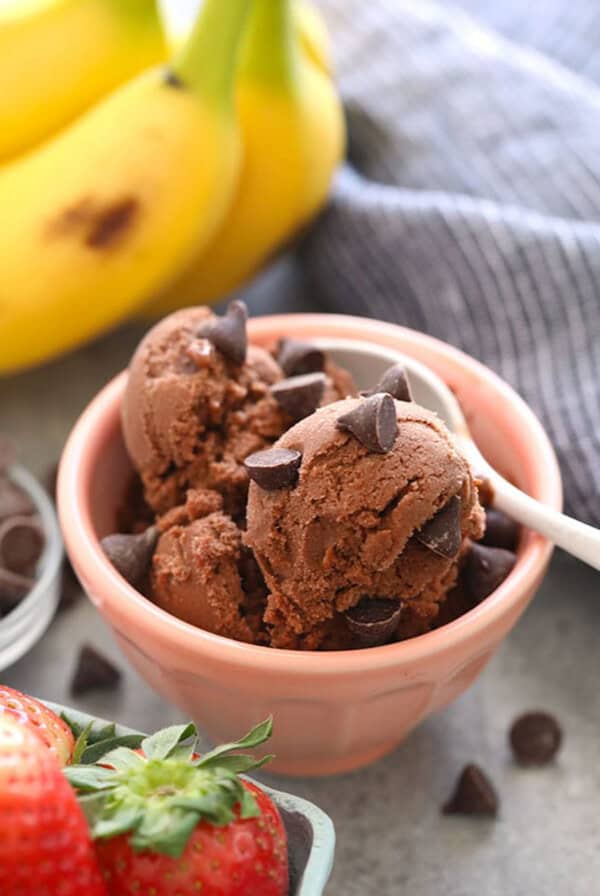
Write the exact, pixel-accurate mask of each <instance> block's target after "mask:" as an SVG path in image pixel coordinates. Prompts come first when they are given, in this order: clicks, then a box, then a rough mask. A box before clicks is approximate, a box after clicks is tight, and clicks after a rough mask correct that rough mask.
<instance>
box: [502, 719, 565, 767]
mask: <svg viewBox="0 0 600 896" xmlns="http://www.w3.org/2000/svg"><path fill="white" fill-rule="evenodd" d="M509 738H510V745H511V747H512V749H513V753H514V755H515V759H516V760H517V762H518V763H519V764H520V765H547V763H549V762H551V761H552V760H553V759H554V757H555V756H556V754H557V753H558V750H559V749H560V745H561V743H562V729H561V727H560V725H559V724H558V722H557V721H556V719H555V718H554V716H551V715H549V714H548V713H546V712H528V713H525V715H522V716H520V717H519V718H518V719H516V721H515V722H513V725H512V727H511V729H510V735H509Z"/></svg>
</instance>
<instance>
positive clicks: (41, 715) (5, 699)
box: [0, 684, 75, 765]
mask: <svg viewBox="0 0 600 896" xmlns="http://www.w3.org/2000/svg"><path fill="white" fill-rule="evenodd" d="M3 713H4V714H6V715H8V716H10V717H11V718H13V719H15V720H16V721H17V722H19V724H21V725H24V726H25V727H26V728H29V729H30V730H32V731H35V733H36V734H37V735H38V737H41V739H42V740H43V741H44V743H45V744H46V746H47V747H48V748H49V749H50V752H51V753H53V754H54V756H55V757H56V759H57V760H58V761H59V763H60V764H61V765H66V764H67V762H68V761H69V760H70V758H71V756H72V753H73V747H74V744H75V741H74V738H73V735H72V733H71V729H70V728H69V726H68V725H66V724H65V722H63V720H62V719H59V717H58V716H57V715H56V714H55V713H53V712H52V710H51V709H48V707H47V706H44V704H43V703H40V702H39V700H35V699H34V698H33V697H28V696H27V695H26V694H21V693H20V691H15V690H13V689H12V688H9V687H7V685H5V684H0V715H2V714H3Z"/></svg>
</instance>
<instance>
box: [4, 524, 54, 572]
mask: <svg viewBox="0 0 600 896" xmlns="http://www.w3.org/2000/svg"><path fill="white" fill-rule="evenodd" d="M43 550H44V536H43V533H42V530H41V528H40V525H39V523H38V522H36V521H35V520H34V519H32V518H31V517H28V516H13V517H9V518H8V519H6V520H4V522H3V523H0V564H2V566H4V567H5V568H6V569H8V570H9V571H10V572H16V573H19V574H20V575H31V574H33V573H34V572H35V567H36V564H37V562H38V560H39V559H40V556H41V554H42V551H43Z"/></svg>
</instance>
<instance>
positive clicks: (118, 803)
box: [65, 720, 289, 896]
mask: <svg viewBox="0 0 600 896" xmlns="http://www.w3.org/2000/svg"><path fill="white" fill-rule="evenodd" d="M271 727H272V725H271V720H268V721H267V722H265V723H263V724H262V725H259V726H258V727H257V728H255V729H254V730H253V731H251V732H250V733H249V734H248V735H247V736H246V737H245V738H243V739H242V740H241V741H239V742H237V743H234V744H226V745H225V746H223V747H217V748H216V749H215V750H213V751H211V752H210V753H208V754H206V755H204V756H202V757H199V756H195V755H194V753H193V746H184V745H183V744H182V743H181V742H182V740H185V739H187V738H189V737H190V736H191V735H192V734H193V733H194V732H195V729H194V726H193V725H187V726H175V727H173V728H167V729H165V730H164V731H159V732H158V734H155V735H153V736H152V737H148V738H146V739H145V740H144V742H143V743H142V750H143V755H140V753H139V751H135V750H129V749H125V748H118V749H116V750H112V751H111V752H110V753H108V754H107V755H106V756H103V757H102V759H101V760H100V761H101V762H102V765H93V766H92V765H87V766H86V765H82V766H70V767H69V768H68V769H66V770H65V774H66V775H67V777H68V778H69V780H70V781H71V783H72V784H73V786H75V787H76V788H78V790H79V791H80V792H83V793H85V794H86V795H84V796H83V797H82V799H83V800H85V801H86V802H88V804H89V810H88V812H87V814H88V818H90V820H91V829H92V835H93V837H94V838H95V839H96V850H97V855H98V859H99V862H100V865H101V867H102V870H103V872H104V877H105V880H106V883H107V889H108V893H109V896H139V894H141V893H152V894H153V896H175V894H177V896H197V894H198V893H201V894H202V896H287V893H288V887H289V885H288V859H287V838H286V833H285V828H284V826H283V822H282V821H281V817H280V815H279V812H278V811H277V808H276V806H275V805H274V803H273V802H272V800H271V799H270V797H269V796H268V795H267V794H266V793H264V791H262V790H261V789H260V788H259V787H257V786H256V785H255V784H252V783H250V782H248V781H245V780H242V779H241V778H240V777H238V773H239V772H245V771H248V770H249V769H251V768H256V767H258V766H260V765H262V764H263V763H264V762H265V761H266V760H267V759H270V758H271V757H265V759H263V760H259V761H256V760H254V759H253V758H252V757H251V756H246V755H244V754H242V753H239V752H237V751H238V750H239V749H242V748H246V747H255V746H258V745H259V744H261V743H263V742H264V741H265V740H266V739H267V737H269V735H270V733H271ZM107 766H110V767H107Z"/></svg>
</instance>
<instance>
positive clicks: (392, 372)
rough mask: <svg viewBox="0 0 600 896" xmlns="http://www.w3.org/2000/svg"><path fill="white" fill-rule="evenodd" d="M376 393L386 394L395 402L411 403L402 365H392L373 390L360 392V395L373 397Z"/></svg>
mask: <svg viewBox="0 0 600 896" xmlns="http://www.w3.org/2000/svg"><path fill="white" fill-rule="evenodd" d="M376 392H387V393H388V395H391V396H392V398H395V399H396V400H397V401H412V392H411V390H410V383H409V380H408V375H407V373H406V369H405V367H404V366H403V365H402V364H394V366H393V367H390V368H389V369H388V370H386V372H385V373H384V374H383V376H382V377H381V379H380V380H379V382H378V383H377V385H376V386H375V388H374V389H370V390H369V391H366V392H362V393H361V394H362V395H365V396H369V395H374V394H375V393H376Z"/></svg>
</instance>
